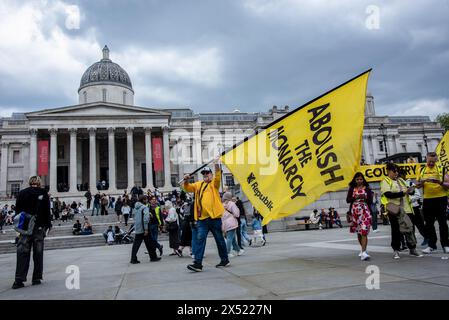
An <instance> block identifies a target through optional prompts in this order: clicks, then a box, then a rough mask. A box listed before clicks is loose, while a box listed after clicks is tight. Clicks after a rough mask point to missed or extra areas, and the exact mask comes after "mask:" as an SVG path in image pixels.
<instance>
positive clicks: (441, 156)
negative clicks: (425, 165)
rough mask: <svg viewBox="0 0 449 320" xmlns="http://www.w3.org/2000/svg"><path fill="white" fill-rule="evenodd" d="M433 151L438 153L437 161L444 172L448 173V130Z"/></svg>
mask: <svg viewBox="0 0 449 320" xmlns="http://www.w3.org/2000/svg"><path fill="white" fill-rule="evenodd" d="M435 152H436V153H437V155H438V163H439V165H440V166H441V167H442V168H444V172H445V173H449V130H448V131H446V134H445V135H444V136H443V138H441V140H440V143H439V144H438V146H437V148H436V150H435Z"/></svg>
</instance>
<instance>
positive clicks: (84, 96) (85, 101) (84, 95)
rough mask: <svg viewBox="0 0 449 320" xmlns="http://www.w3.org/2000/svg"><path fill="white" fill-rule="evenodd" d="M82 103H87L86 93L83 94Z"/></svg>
mask: <svg viewBox="0 0 449 320" xmlns="http://www.w3.org/2000/svg"><path fill="white" fill-rule="evenodd" d="M83 98H84V103H87V92H86V91H84V92H83Z"/></svg>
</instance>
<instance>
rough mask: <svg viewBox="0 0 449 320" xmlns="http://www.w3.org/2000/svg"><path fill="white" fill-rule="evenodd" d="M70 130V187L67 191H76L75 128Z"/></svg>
mask: <svg viewBox="0 0 449 320" xmlns="http://www.w3.org/2000/svg"><path fill="white" fill-rule="evenodd" d="M69 132H70V169H69V170H70V179H69V182H70V188H69V191H70V192H78V189H77V186H76V184H77V181H78V179H77V178H78V174H77V169H78V165H77V163H76V159H77V157H76V152H77V145H76V129H75V128H72V129H69Z"/></svg>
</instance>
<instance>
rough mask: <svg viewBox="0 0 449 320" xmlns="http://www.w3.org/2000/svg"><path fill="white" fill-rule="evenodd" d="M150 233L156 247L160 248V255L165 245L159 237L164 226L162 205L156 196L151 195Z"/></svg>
mask: <svg viewBox="0 0 449 320" xmlns="http://www.w3.org/2000/svg"><path fill="white" fill-rule="evenodd" d="M149 208H150V213H151V218H150V234H151V237H152V238H153V240H154V241H155V244H156V248H157V249H158V250H159V255H160V256H162V254H163V252H164V251H163V248H164V247H163V245H161V244H160V243H159V242H158V241H157V239H158V236H159V230H160V229H161V228H162V227H163V226H164V220H163V219H162V217H161V207H160V206H158V202H157V198H156V197H155V196H151V197H150V204H149Z"/></svg>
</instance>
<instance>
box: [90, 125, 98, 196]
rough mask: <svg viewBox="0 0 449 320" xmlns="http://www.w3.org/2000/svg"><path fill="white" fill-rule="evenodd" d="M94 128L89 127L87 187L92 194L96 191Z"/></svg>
mask: <svg viewBox="0 0 449 320" xmlns="http://www.w3.org/2000/svg"><path fill="white" fill-rule="evenodd" d="M95 131H96V129H95V128H89V188H90V192H91V193H92V194H95V193H96V192H97V147H96V135H95V133H96V132H95Z"/></svg>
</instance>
